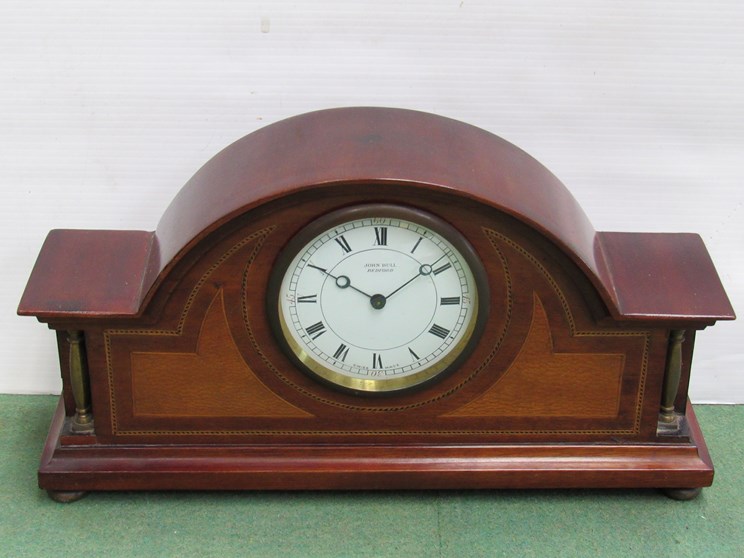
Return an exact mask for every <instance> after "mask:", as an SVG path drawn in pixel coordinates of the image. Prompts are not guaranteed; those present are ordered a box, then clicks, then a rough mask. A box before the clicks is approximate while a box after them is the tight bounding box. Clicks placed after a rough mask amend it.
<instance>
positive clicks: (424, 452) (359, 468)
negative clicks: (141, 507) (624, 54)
mask: <svg viewBox="0 0 744 558" xmlns="http://www.w3.org/2000/svg"><path fill="white" fill-rule="evenodd" d="M266 130H268V132H267V131H266ZM432 131H436V132H437V133H436V134H432ZM401 133H403V136H404V137H402V138H401V137H400V134H401ZM393 134H396V135H395V136H393ZM250 138H252V136H248V137H247V138H246V139H245V140H243V143H242V147H240V148H235V147H231V148H228V149H227V150H225V152H223V153H221V154H219V155H217V156H216V157H215V158H214V159H213V160H212V161H211V162H210V163H208V165H206V166H205V168H204V169H202V171H200V173H198V174H197V176H196V177H195V179H194V180H192V182H191V183H190V184H189V185H187V187H186V188H185V189H184V192H182V193H181V194H180V195H179V197H178V198H177V199H176V200H175V201H174V205H173V206H172V208H173V207H175V210H174V209H169V212H168V213H167V214H166V216H165V217H164V219H163V221H161V225H160V226H159V228H158V231H156V232H155V233H147V232H140V231H53V232H52V233H50V236H49V238H48V239H47V242H46V243H45V246H44V248H43V249H42V253H41V254H40V257H39V261H38V262H37V265H36V267H35V269H34V271H33V273H32V277H31V279H30V280H29V285H28V287H27V290H26V292H25V293H24V297H23V299H22V301H21V306H20V307H19V313H21V314H25V315H35V316H37V317H38V318H39V319H40V320H41V321H43V322H47V323H48V324H49V326H50V327H51V328H53V329H55V330H56V331H57V339H58V345H59V353H60V365H61V372H62V378H63V386H64V388H63V395H62V399H61V404H60V408H59V410H58V413H57V415H56V417H55V419H54V421H53V424H52V428H51V430H50V435H49V439H48V441H47V446H46V448H45V450H44V455H43V457H42V464H41V467H40V471H39V483H40V486H41V487H42V488H45V489H47V490H49V491H50V492H51V493H53V494H57V495H59V494H64V493H68V492H69V493H73V492H75V493H77V492H79V491H87V490H128V489H335V488H342V489H349V488H498V487H568V486H587V487H631V486H645V487H668V488H692V489H694V488H698V487H702V486H707V485H709V484H710V483H711V482H712V477H713V468H712V464H711V461H710V458H709V456H708V454H707V450H706V448H705V444H704V441H703V438H702V435H701V433H700V432H699V429H698V426H697V423H696V421H695V419H694V414H693V413H692V408H691V407H690V406H689V405H688V402H687V385H688V382H689V377H690V370H691V359H692V353H693V344H694V339H695V331H696V330H699V329H702V328H703V327H705V326H707V325H710V324H712V323H714V322H715V321H716V320H718V319H733V317H734V316H733V311H732V310H731V307H730V304H729V303H728V299H727V298H726V296H725V293H724V292H723V289H722V287H721V285H720V281H719V280H718V277H717V275H716V274H715V270H714V268H713V266H712V263H710V259H709V257H708V255H707V252H705V249H704V247H703V245H702V242H701V241H700V240H699V237H697V236H696V235H642V234H630V233H594V231H593V229H591V228H588V225H587V223H588V222H585V221H583V220H582V219H583V214H581V213H580V209H578V206H577V205H576V204H575V201H574V200H573V199H572V198H570V195H569V194H568V193H567V191H565V189H563V190H561V188H563V187H562V185H560V183H558V182H557V180H556V179H555V178H554V177H552V175H549V173H547V171H545V170H544V167H542V166H541V165H539V163H537V162H536V161H534V160H533V159H531V158H529V157H528V156H526V155H525V154H524V153H523V152H521V151H519V150H517V149H516V148H514V147H513V146H511V145H510V144H508V143H506V142H504V141H503V140H500V139H499V138H496V137H495V136H491V135H490V134H487V133H486V132H483V131H482V130H478V129H476V128H473V127H469V126H467V125H464V124H461V123H457V122H455V121H451V120H448V119H443V118H440V117H435V116H433V115H426V114H424V113H414V112H412V111H397V110H394V109H340V110H334V111H321V112H319V113H311V114H310V115H304V116H301V117H297V118H295V119H289V120H288V121H285V122H284V123H279V124H277V125H274V126H270V127H268V128H267V129H264V130H261V131H259V132H257V133H256V134H254V135H253V139H250ZM370 138H371V139H370ZM362 139H364V141H362ZM246 140H248V141H246ZM239 143H240V142H239ZM463 143H464V144H466V145H477V151H476V152H474V153H469V154H465V155H464V154H463V151H462V150H461V149H453V145H462V144H463ZM236 145H238V144H236ZM278 145H282V147H283V151H282V152H281V153H279V152H277V151H271V149H269V148H276V147H277V146H278ZM308 145H311V146H312V148H311V147H308ZM269 152H271V153H272V155H271V156H272V157H273V163H274V165H273V168H271V170H270V171H269V170H267V169H268V168H269V166H270V165H268V164H267V163H260V164H259V163H255V164H256V165H258V167H257V168H251V164H254V163H253V159H251V158H252V157H254V158H255V157H256V153H258V154H259V155H262V156H266V154H267V153H269ZM293 155H294V156H295V157H294V158H293ZM386 155H387V157H386ZM484 157H487V158H489V160H490V161H491V163H488V162H486V163H484V162H483V161H484ZM246 160H248V162H246ZM515 160H516V162H515ZM391 161H392V162H391ZM475 163H477V165H479V166H474V164H475ZM427 165H428V166H427ZM453 168H454V170H453ZM319 169H320V170H319ZM268 172H271V173H272V176H271V178H270V179H267V178H266V177H267V174H266V173H268ZM536 176H539V177H541V178H540V180H538V181H537V183H535V181H534V180H533V179H534V178H535V177H536ZM200 177H201V178H200ZM463 177H466V179H463ZM259 179H263V180H265V182H266V183H268V185H264V186H262V187H261V188H263V190H261V191H260V192H259V193H256V191H255V190H251V182H252V181H256V180H259ZM528 183H529V185H527V186H523V184H528ZM205 184H208V187H207V186H205ZM473 184H477V186H473ZM556 184H557V185H556ZM246 192H247V193H246ZM484 192H486V193H485V194H484ZM489 192H496V193H495V194H492V193H489ZM251 196H253V201H252V202H251V203H248V202H247V201H246V200H247V199H248V198H250V197H251ZM370 204H384V205H385V206H387V207H390V206H394V207H400V208H404V209H403V210H404V211H409V210H412V211H421V212H425V213H426V214H431V215H433V216H435V217H436V218H437V219H441V220H442V221H444V222H445V223H447V224H448V226H451V227H452V228H453V229H454V230H455V231H457V233H458V234H461V235H462V237H463V238H464V239H465V240H466V241H467V243H468V244H469V245H470V246H472V250H473V252H474V256H475V257H476V258H477V260H478V261H479V262H480V263H481V264H482V267H483V270H484V272H485V278H484V279H483V281H484V282H485V283H486V284H487V288H486V289H484V292H488V293H489V296H488V297H487V298H486V299H485V300H486V307H485V311H484V312H483V314H482V315H483V316H484V317H485V316H486V315H487V316H488V319H487V320H482V322H481V323H479V326H478V331H477V334H476V335H474V337H473V343H472V347H471V348H470V350H469V351H468V352H466V353H464V354H463V358H462V359H461V361H458V362H457V363H456V365H455V366H454V367H453V369H451V370H449V371H448V373H447V374H445V375H441V376H436V377H435V378H433V379H432V381H430V382H427V383H426V384H424V385H422V386H419V387H418V388H417V389H411V390H405V391H402V392H394V393H391V394H386V395H385V396H377V397H370V396H369V395H365V394H361V395H360V394H359V393H356V392H354V391H349V390H343V389H338V388H336V387H334V386H331V385H328V384H327V383H325V382H322V381H318V379H317V378H316V377H314V376H313V375H312V374H308V373H307V371H305V370H303V368H302V367H301V366H298V363H297V361H296V359H294V358H293V357H292V355H291V354H289V352H288V351H287V348H286V346H285V345H284V344H283V343H282V341H281V339H280V338H279V337H280V336H278V335H277V333H276V324H274V327H272V321H273V322H275V317H273V316H272V315H271V314H272V312H271V307H272V306H271V305H270V304H267V300H276V296H277V293H276V289H277V281H276V274H277V271H276V270H277V265H278V264H279V265H281V261H282V260H281V258H282V256H281V255H282V253H283V250H285V249H286V247H287V246H288V245H291V244H292V242H297V240H295V239H296V238H297V235H298V234H299V233H301V232H302V231H303V229H304V228H305V227H307V226H308V225H309V224H311V223H313V222H314V221H317V220H318V219H319V218H322V217H323V216H324V215H328V214H329V213H332V212H335V211H339V210H347V211H354V210H355V208H359V207H364V206H369V205H370ZM577 216H578V217H577ZM205 223H208V224H209V225H208V226H204V224H205ZM690 264H695V269H693V270H691V269H690ZM81 272H83V273H81ZM85 272H87V273H89V275H86V273H85ZM636 274H637V275H636ZM649 275H652V276H654V277H655V279H656V281H660V282H661V284H655V282H652V281H650V280H649V279H648V276H649ZM80 277H83V278H84V279H82V281H81V280H79V278H80ZM644 277H645V278H644ZM649 288H650V289H651V291H650V292H649ZM643 289H645V292H640V293H638V292H637V291H638V290H643ZM669 289H672V290H674V289H676V293H673V294H672V295H671V296H670V294H669V293H668V291H669ZM693 291H694V292H701V293H702V292H704V293H705V294H703V295H699V296H697V298H696V299H694V300H692V301H691V300H690V299H689V295H690V293H692V292H693ZM684 297H687V298H684ZM644 305H645V306H644ZM665 399H666V401H667V404H666V407H665V405H664V400H665ZM670 402H671V403H670ZM660 412H661V413H662V414H661V415H660ZM664 413H666V414H664Z"/></svg>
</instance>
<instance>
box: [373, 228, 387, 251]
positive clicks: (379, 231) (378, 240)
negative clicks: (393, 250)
mask: <svg viewBox="0 0 744 558" xmlns="http://www.w3.org/2000/svg"><path fill="white" fill-rule="evenodd" d="M375 246H387V227H375Z"/></svg>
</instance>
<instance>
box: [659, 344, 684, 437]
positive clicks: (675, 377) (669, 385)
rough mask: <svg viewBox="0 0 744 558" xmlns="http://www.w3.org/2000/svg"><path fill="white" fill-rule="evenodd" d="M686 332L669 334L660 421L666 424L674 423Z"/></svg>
mask: <svg viewBox="0 0 744 558" xmlns="http://www.w3.org/2000/svg"><path fill="white" fill-rule="evenodd" d="M684 340H685V330H683V329H673V330H672V331H671V333H670V334H669V353H668V355H667V364H666V371H665V373H664V387H663V388H662V392H661V412H660V415H659V420H660V421H661V422H665V423H671V422H674V421H675V419H676V415H675V414H674V400H675V399H676V398H677V391H679V379H680V377H681V376H682V342H683V341H684Z"/></svg>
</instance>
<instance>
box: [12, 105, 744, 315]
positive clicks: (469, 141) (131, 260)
mask: <svg viewBox="0 0 744 558" xmlns="http://www.w3.org/2000/svg"><path fill="white" fill-rule="evenodd" d="M362 183H364V184H370V185H375V184H382V185H390V184H405V185H412V186H417V187H420V188H424V189H429V190H431V191H442V192H446V191H452V192H457V193H458V194H459V195H461V196H465V197H467V198H470V199H472V200H475V201H477V202H480V203H482V204H485V205H487V206H490V207H493V208H495V209H497V210H500V211H503V212H504V213H507V214H509V215H511V216H513V217H515V218H517V219H519V220H520V221H522V222H524V223H525V224H527V225H528V226H530V227H532V228H533V229H535V230H536V231H538V232H539V233H541V234H542V235H544V236H545V237H546V238H547V239H549V240H550V241H551V242H553V243H554V244H555V245H556V246H557V247H558V248H560V249H561V250H562V251H563V252H564V253H565V254H566V255H567V256H568V257H569V258H571V259H572V260H573V261H574V262H575V263H576V264H577V265H578V266H579V268H580V269H581V270H583V272H584V273H585V274H586V276H587V277H588V278H589V280H590V281H591V282H592V284H593V285H594V287H595V288H596V289H597V292H598V293H599V295H600V296H601V297H602V299H603V300H604V302H605V304H606V306H607V308H608V310H609V312H610V314H611V316H612V317H613V318H614V319H616V320H622V321H634V322H644V321H651V322H654V323H658V322H663V323H664V324H670V327H671V326H674V327H679V325H680V324H685V325H688V324H689V325H693V326H694V327H704V326H705V325H709V324H712V323H714V322H715V321H716V320H719V319H733V318H734V312H733V309H732V308H731V304H730V302H729V301H728V298H727V296H726V293H725V291H724V290H723V286H722V285H721V282H720V280H719V278H718V275H717V273H716V271H715V267H714V266H713V263H712V261H711V260H710V256H709V255H708V252H707V250H706V249H705V246H704V245H703V243H702V240H701V239H700V237H699V236H697V235H694V234H684V233H657V234H646V233H608V232H596V231H595V230H594V228H593V227H592V225H591V223H590V222H589V220H588V218H587V217H586V215H585V214H584V212H583V210H582V209H581V207H579V205H578V203H577V202H576V200H575V199H574V198H573V196H572V195H571V194H570V193H569V191H568V190H567V189H566V187H565V186H563V184H562V183H561V182H560V181H559V180H558V179H557V178H556V177H555V176H554V175H553V174H552V173H551V172H550V171H548V170H547V169H546V168H545V167H544V166H543V165H541V164H540V163H538V162H537V161H536V160H535V159H533V158H532V157H530V156H529V155H527V154H526V153H525V152H524V151H522V150H521V149H519V148H518V147H516V146H514V145H512V144H510V143H509V142H507V141H505V140H503V139H501V138H499V137H497V136H495V135H493V134H491V133H489V132H486V131H484V130H481V129H480V128H476V127H474V126H470V125H468V124H464V123H462V122H458V121H456V120H452V119H449V118H444V117H441V116H436V115H433V114H427V113H423V112H416V111H411V110H401V109H390V108H369V107H367V108H341V109H332V110H323V111H318V112H311V113H308V114H303V115H300V116H296V117H293V118H288V119H286V120H283V121H281V122H277V123H276V124H272V125H270V126H267V127H265V128H263V129H260V130H258V131H256V132H254V133H252V134H250V135H248V136H246V137H244V138H243V139H241V140H238V141H237V142H235V143H233V144H232V145H230V146H228V147H227V148H226V149H224V150H223V151H221V152H220V153H218V154H217V155H216V156H215V157H213V158H212V159H211V160H210V161H209V162H207V164H205V165H204V166H203V167H202V168H201V169H200V170H199V171H198V172H197V173H196V174H195V175H194V177H193V178H192V179H191V180H190V181H189V182H188V183H187V184H186V185H185V186H184V187H183V189H182V190H181V191H180V192H179V194H178V195H177V196H176V198H175V199H174V200H173V202H172V203H171V205H170V206H169V207H168V209H167V210H166V212H165V214H164V215H163V217H162V219H161V221H160V223H159V224H158V227H157V230H156V231H155V232H154V233H152V232H145V231H75V230H58V231H52V232H51V233H50V235H49V237H48V238H47V241H46V242H45V244H44V246H43V248H42V251H41V254H40V255H39V259H38V260H37V263H36V266H35V268H34V271H33V272H32V274H31V278H30V279H29V283H28V285H27V287H26V291H25V293H24V295H23V298H22V300H21V304H20V306H19V308H18V312H19V314H22V315H33V316H37V317H38V318H39V319H41V320H44V321H49V322H52V321H56V322H59V323H63V322H65V321H76V320H80V319H83V320H87V319H104V318H111V317H121V318H136V317H137V316H139V315H141V314H142V312H143V311H144V310H145V306H146V303H147V301H148V300H149V299H150V297H151V295H152V294H153V293H154V292H155V290H156V289H157V285H158V284H159V283H160V281H162V280H163V279H164V278H165V277H166V276H167V275H168V272H169V270H170V269H171V268H172V267H173V266H174V265H175V264H176V263H177V262H178V261H180V259H181V257H182V256H183V255H185V254H187V253H188V251H189V250H190V249H191V248H192V247H193V246H195V245H196V244H197V243H198V242H199V241H200V240H202V239H203V238H204V237H205V236H206V235H208V234H209V233H211V232H212V231H214V230H216V229H218V228H219V227H220V226H222V225H224V224H226V223H227V222H229V221H230V220H231V219H233V218H235V217H237V216H239V215H241V214H243V213H245V212H247V211H249V210H251V209H254V208H257V207H259V206H261V205H263V204H265V203H267V202H270V201H272V200H275V199H279V198H282V197H285V196H289V195H292V194H295V193H300V192H303V191H308V190H311V189H316V190H320V191H322V189H323V188H328V187H338V186H343V185H345V184H348V185H349V186H350V187H353V185H355V184H362ZM81 278H85V280H84V281H83V280H81Z"/></svg>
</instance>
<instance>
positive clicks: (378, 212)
mask: <svg viewBox="0 0 744 558" xmlns="http://www.w3.org/2000/svg"><path fill="white" fill-rule="evenodd" d="M369 217H385V218H397V219H402V220H406V221H410V222H412V223H416V224H418V225H421V226H422V227H426V228H427V229H429V230H431V231H433V232H435V233H437V234H438V235H440V236H441V237H442V238H444V239H445V240H447V241H448V242H449V243H450V244H452V246H453V247H454V248H456V249H457V251H458V252H459V253H460V254H461V255H462V257H463V259H464V263H465V264H467V266H468V267H469V269H470V273H471V274H472V276H473V279H474V283H475V284H474V289H475V291H474V293H473V304H472V308H473V314H474V315H473V319H472V320H470V323H469V324H468V325H467V326H466V330H465V332H464V334H463V336H462V338H461V339H460V340H459V341H458V342H457V343H456V344H455V345H454V346H452V347H451V348H450V350H449V354H448V355H447V356H446V357H444V358H443V359H442V360H439V361H437V362H436V363H434V364H432V365H431V366H428V367H425V368H422V369H421V370H420V371H418V372H415V373H413V374H410V375H407V376H401V377H392V378H374V379H372V378H370V379H367V378H358V377H352V376H347V375H345V374H342V373H340V372H337V371H336V370H332V369H330V368H328V367H326V366H324V365H323V364H322V363H321V362H319V361H318V360H317V359H315V358H314V356H313V355H311V354H310V353H308V352H307V351H305V349H304V348H303V347H302V346H301V345H300V344H299V343H298V342H297V341H296V340H295V339H294V338H293V337H292V335H291V329H290V327H289V326H288V324H287V323H286V320H285V319H284V316H283V313H282V311H281V303H280V300H279V295H280V292H279V291H280V287H281V284H282V281H283V279H284V276H285V275H286V273H287V271H288V268H289V265H290V263H291V262H292V261H293V260H294V258H295V256H296V255H297V254H298V252H299V251H301V250H303V249H304V248H305V247H306V246H307V245H308V244H309V243H310V242H311V241H312V240H313V239H314V238H316V237H317V236H318V235H320V234H322V233H323V232H325V231H326V230H328V229H329V228H333V227H334V226H338V225H340V224H342V223H346V222H349V221H355V220H358V219H363V218H369ZM486 277H487V276H486V272H485V269H484V267H483V264H482V263H481V260H480V258H479V257H478V255H477V253H476V252H475V250H474V249H473V247H472V246H471V244H470V243H469V242H468V241H467V239H466V238H465V237H464V236H463V235H462V233H461V232H459V231H458V230H457V229H455V228H454V227H453V226H452V225H450V224H449V223H448V222H446V221H444V220H443V219H441V218H440V217H437V216H435V215H432V214H431V213H429V212H425V211H422V210H419V209H416V208H412V207H408V206H402V205H392V204H382V203H376V204H364V205H355V206H352V207H346V208H342V209H338V210H335V211H332V212H330V213H328V214H326V215H323V216H321V217H320V218H318V219H316V220H314V221H312V222H310V223H309V224H307V225H306V226H304V227H302V228H301V229H300V230H298V231H297V232H296V233H295V234H294V235H293V236H292V239H291V240H290V241H289V242H288V243H287V245H286V246H285V247H284V249H283V250H282V251H281V253H280V255H279V257H278V258H277V261H276V264H275V265H274V269H273V270H272V273H271V277H270V281H269V293H268V296H267V313H268V317H269V321H270V323H271V325H272V329H273V331H274V335H275V337H276V339H277V340H278V341H279V344H280V345H281V346H282V349H283V351H284V353H285V354H287V355H288V356H289V357H290V358H291V359H292V361H293V362H295V364H297V365H298V367H299V368H300V369H301V370H302V371H303V372H306V373H308V374H309V375H310V376H311V377H313V378H315V379H319V380H321V382H322V383H323V384H325V385H327V386H330V387H332V388H335V389H340V390H342V391H346V392H352V393H354V394H357V395H386V394H390V395H393V394H398V393H401V392H403V391H408V390H410V389H414V388H422V387H424V386H425V385H428V384H429V383H430V382H432V381H434V380H435V379H439V378H441V377H444V376H445V375H447V374H449V373H451V372H453V371H454V370H456V369H457V368H458V366H459V365H460V364H461V363H462V362H463V361H464V360H465V358H467V356H468V355H469V354H470V352H471V351H472V349H473V348H474V346H475V344H476V343H477V341H478V339H479V338H480V334H481V333H482V330H483V327H484V325H485V322H486V319H487V316H488V309H489V306H490V305H489V299H490V297H489V290H488V281H487V278H486Z"/></svg>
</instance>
